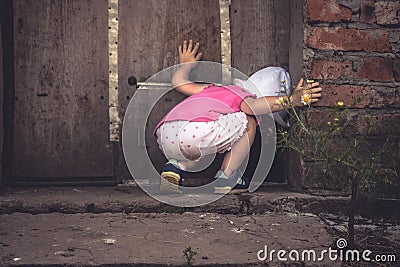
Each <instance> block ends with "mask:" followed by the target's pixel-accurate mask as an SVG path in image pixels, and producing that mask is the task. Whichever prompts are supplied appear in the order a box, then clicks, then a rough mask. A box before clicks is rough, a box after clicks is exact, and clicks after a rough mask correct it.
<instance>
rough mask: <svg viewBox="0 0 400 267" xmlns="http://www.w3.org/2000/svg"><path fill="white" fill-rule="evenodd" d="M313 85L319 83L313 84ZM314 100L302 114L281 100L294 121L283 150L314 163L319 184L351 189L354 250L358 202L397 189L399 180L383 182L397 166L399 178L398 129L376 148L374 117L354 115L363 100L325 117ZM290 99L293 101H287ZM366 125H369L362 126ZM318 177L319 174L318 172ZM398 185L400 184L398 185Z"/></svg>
mask: <svg viewBox="0 0 400 267" xmlns="http://www.w3.org/2000/svg"><path fill="white" fill-rule="evenodd" d="M307 82H308V83H313V82H314V81H312V80H308V81H307ZM282 87H283V89H282V90H281V93H283V94H285V93H286V92H287V88H286V83H285V81H282ZM309 98H310V97H309V95H307V94H306V95H303V96H302V99H301V100H302V103H303V104H304V109H302V110H301V112H300V111H299V110H298V109H296V108H295V107H294V106H293V104H292V103H291V102H290V101H288V100H285V101H282V99H283V98H282V99H281V98H280V99H279V100H278V101H277V104H280V105H283V106H284V107H285V110H286V111H287V112H288V114H289V115H290V117H291V122H292V127H291V129H290V130H286V129H281V130H278V135H279V137H280V138H278V139H279V140H280V141H279V143H278V146H280V147H282V148H286V149H289V150H292V151H296V152H297V153H299V154H300V155H301V156H302V158H303V160H304V161H306V162H308V163H311V164H312V166H313V167H312V168H313V169H314V170H316V172H317V175H318V180H317V182H316V183H318V182H319V183H322V184H323V183H325V184H329V185H330V186H331V188H332V189H336V190H337V189H342V190H343V189H345V188H348V187H350V188H351V201H350V205H349V209H348V213H349V225H348V234H349V246H354V213H355V208H356V203H357V200H358V196H359V195H360V194H364V196H368V195H372V192H376V191H377V190H376V187H377V185H378V184H388V181H389V182H393V183H395V181H396V178H392V179H388V176H387V175H384V176H385V177H382V175H381V177H380V176H379V172H380V171H381V170H382V169H383V168H385V167H386V168H387V166H384V165H385V164H386V165H387V164H389V165H390V164H391V163H393V164H391V165H393V166H389V169H391V170H392V174H393V176H394V177H398V176H399V175H398V173H397V170H398V166H396V162H397V161H396V160H395V159H396V158H397V157H398V155H397V153H398V151H397V150H396V149H394V148H395V147H396V146H397V145H395V146H394V145H393V144H396V140H397V139H396V138H393V137H396V136H398V135H399V130H398V127H396V126H395V125H392V129H394V131H395V132H393V133H386V134H385V136H382V135H381V136H380V140H381V143H380V145H376V144H375V145H371V142H373V141H376V140H371V138H370V136H371V133H373V132H374V131H375V130H376V125H373V123H371V118H370V116H369V115H366V116H361V115H359V114H360V113H357V112H353V111H352V110H351V107H352V106H353V105H356V104H357V103H358V102H359V101H361V100H362V99H361V98H357V99H355V100H354V101H353V103H348V106H346V104H345V103H344V102H343V101H339V102H337V103H336V106H335V107H332V108H330V109H329V110H328V112H327V110H325V111H324V112H322V113H321V112H320V113H318V112H317V111H316V110H313V108H312V107H311V105H310V102H309ZM287 99H290V98H287ZM360 121H363V122H364V123H362V125H361V126H360ZM314 173H315V172H314ZM397 180H398V179H397Z"/></svg>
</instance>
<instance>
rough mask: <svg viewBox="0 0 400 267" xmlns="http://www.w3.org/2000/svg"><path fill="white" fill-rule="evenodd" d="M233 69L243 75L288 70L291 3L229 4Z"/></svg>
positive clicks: (249, 0)
mask: <svg viewBox="0 0 400 267" xmlns="http://www.w3.org/2000/svg"><path fill="white" fill-rule="evenodd" d="M231 3H232V4H231V39H232V66H233V67H235V68H237V69H238V70H240V71H241V72H243V73H244V74H246V75H251V74H252V73H254V72H256V71H258V70H260V69H262V68H264V67H267V66H271V65H274V66H281V67H284V68H286V69H288V67H289V49H288V48H289V40H290V16H289V15H290V8H289V7H290V1H289V0H232V2H231Z"/></svg>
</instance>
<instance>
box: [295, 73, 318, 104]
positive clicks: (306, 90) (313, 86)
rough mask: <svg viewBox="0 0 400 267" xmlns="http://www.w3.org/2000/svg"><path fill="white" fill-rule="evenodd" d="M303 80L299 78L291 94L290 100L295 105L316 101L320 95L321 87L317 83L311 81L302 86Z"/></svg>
mask: <svg viewBox="0 0 400 267" xmlns="http://www.w3.org/2000/svg"><path fill="white" fill-rule="evenodd" d="M303 81H304V80H303V78H301V79H300V81H299V83H298V84H297V86H296V88H295V89H294V90H293V94H292V95H291V101H292V103H293V105H294V106H296V107H298V106H303V105H310V104H312V103H315V102H318V100H319V98H320V97H321V92H322V88H321V87H320V86H319V83H314V82H312V83H308V84H307V85H304V86H303Z"/></svg>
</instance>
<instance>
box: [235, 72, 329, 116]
mask: <svg viewBox="0 0 400 267" xmlns="http://www.w3.org/2000/svg"><path fill="white" fill-rule="evenodd" d="M321 92H322V88H321V87H319V83H312V84H308V85H306V86H303V79H300V81H299V83H298V84H297V86H296V88H295V89H294V90H293V94H292V95H291V96H283V99H282V98H281V101H279V100H280V97H278V96H264V97H260V98H251V97H247V98H245V99H244V101H242V103H241V105H240V108H241V110H242V111H243V112H244V113H246V114H248V115H260V114H266V113H269V112H270V111H271V112H277V111H281V110H284V109H285V105H287V103H292V105H294V106H295V107H299V106H303V103H302V96H304V95H307V96H308V97H309V98H310V104H311V103H315V102H318V100H319V98H320V97H321ZM289 97H290V99H288V98H289ZM278 102H280V103H278Z"/></svg>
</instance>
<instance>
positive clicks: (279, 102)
mask: <svg viewBox="0 0 400 267" xmlns="http://www.w3.org/2000/svg"><path fill="white" fill-rule="evenodd" d="M276 103H277V104H279V105H282V104H283V103H285V100H284V99H283V97H279V98H278V99H277V100H276Z"/></svg>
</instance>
